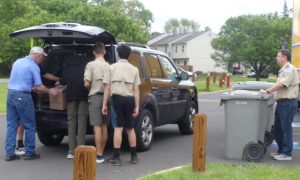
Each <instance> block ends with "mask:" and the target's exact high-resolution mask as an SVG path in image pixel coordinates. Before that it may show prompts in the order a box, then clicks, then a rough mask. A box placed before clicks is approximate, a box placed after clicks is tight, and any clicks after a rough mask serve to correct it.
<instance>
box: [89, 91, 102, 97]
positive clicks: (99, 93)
mask: <svg viewBox="0 0 300 180" xmlns="http://www.w3.org/2000/svg"><path fill="white" fill-rule="evenodd" d="M96 95H103V92H96V93H95V94H92V95H91V96H96Z"/></svg>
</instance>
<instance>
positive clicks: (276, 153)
mask: <svg viewBox="0 0 300 180" xmlns="http://www.w3.org/2000/svg"><path fill="white" fill-rule="evenodd" d="M279 154H280V153H278V152H271V153H270V156H271V157H274V156H277V155H279Z"/></svg>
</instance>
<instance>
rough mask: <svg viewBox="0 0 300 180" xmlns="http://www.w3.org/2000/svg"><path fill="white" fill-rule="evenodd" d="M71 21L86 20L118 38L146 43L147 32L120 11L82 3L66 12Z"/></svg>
mask: <svg viewBox="0 0 300 180" xmlns="http://www.w3.org/2000/svg"><path fill="white" fill-rule="evenodd" d="M68 19H70V20H72V21H79V22H86V23H88V24H92V25H95V26H99V27H102V28H104V29H106V30H107V31H110V32H111V33H113V34H114V35H115V36H116V38H117V39H118V40H123V41H130V42H139V43H146V41H147V36H148V33H147V31H146V30H145V29H143V27H140V26H139V25H138V24H137V23H136V22H135V21H133V20H131V19H130V18H129V17H128V16H126V15H124V14H123V13H122V12H117V11H115V12H113V11H112V10H110V9H108V8H107V7H103V6H100V7H99V6H90V5H88V4H87V5H82V6H78V7H76V8H74V9H72V10H71V11H70V12H69V14H68Z"/></svg>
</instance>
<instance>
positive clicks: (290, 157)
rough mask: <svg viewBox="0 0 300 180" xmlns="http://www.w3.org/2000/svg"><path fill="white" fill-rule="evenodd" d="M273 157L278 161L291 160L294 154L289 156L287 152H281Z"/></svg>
mask: <svg viewBox="0 0 300 180" xmlns="http://www.w3.org/2000/svg"><path fill="white" fill-rule="evenodd" d="M273 158H274V159H275V160H278V161H290V160H292V159H293V158H292V156H287V155H285V154H279V155H276V156H274V157H273Z"/></svg>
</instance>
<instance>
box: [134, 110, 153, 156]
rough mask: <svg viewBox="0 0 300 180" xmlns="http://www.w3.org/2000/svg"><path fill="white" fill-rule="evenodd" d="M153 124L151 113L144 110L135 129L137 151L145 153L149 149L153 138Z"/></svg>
mask: <svg viewBox="0 0 300 180" xmlns="http://www.w3.org/2000/svg"><path fill="white" fill-rule="evenodd" d="M153 122H154V121H153V115H152V113H151V112H150V111H149V110H147V109H144V110H143V111H142V112H141V114H140V116H139V118H138V122H137V124H136V127H135V132H136V140H137V150H138V151H147V150H149V149H150V147H151V144H152V141H153V136H154V125H153Z"/></svg>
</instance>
